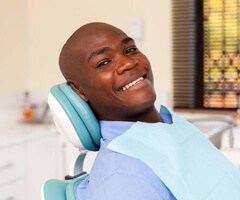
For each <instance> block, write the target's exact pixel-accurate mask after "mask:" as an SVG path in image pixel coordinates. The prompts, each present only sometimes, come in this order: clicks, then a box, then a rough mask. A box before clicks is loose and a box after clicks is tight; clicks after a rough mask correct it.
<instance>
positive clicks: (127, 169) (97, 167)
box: [90, 148, 158, 183]
mask: <svg viewBox="0 0 240 200" xmlns="http://www.w3.org/2000/svg"><path fill="white" fill-rule="evenodd" d="M117 174H121V176H124V175H126V176H127V177H129V175H131V177H134V176H136V177H138V178H145V179H149V180H156V181H157V180H158V177H157V176H156V175H155V173H154V172H153V171H152V169H151V168H149V167H148V166H147V165H146V164H145V163H143V162H142V161H141V160H139V159H136V158H133V157H130V156H127V155H124V154H121V153H117V152H114V151H111V150H109V149H107V148H103V149H101V150H100V151H99V153H98V155H97V157H96V160H95V162H94V165H93V167H92V170H91V173H90V180H91V179H92V180H94V182H98V183H100V182H103V181H104V180H106V179H108V178H109V177H111V176H115V175H117Z"/></svg>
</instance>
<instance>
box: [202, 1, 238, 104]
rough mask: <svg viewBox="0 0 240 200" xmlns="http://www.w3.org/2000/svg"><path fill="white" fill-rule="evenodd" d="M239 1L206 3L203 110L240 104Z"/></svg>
mask: <svg viewBox="0 0 240 200" xmlns="http://www.w3.org/2000/svg"><path fill="white" fill-rule="evenodd" d="M239 3H240V2H239V0H204V9H203V10H204V107H206V108H237V107H239V105H240V90H239V89H240V54H239V52H240V48H239V47H240V34H239V33H240V29H239V26H240V16H239V14H240V7H239V5H240V4H239Z"/></svg>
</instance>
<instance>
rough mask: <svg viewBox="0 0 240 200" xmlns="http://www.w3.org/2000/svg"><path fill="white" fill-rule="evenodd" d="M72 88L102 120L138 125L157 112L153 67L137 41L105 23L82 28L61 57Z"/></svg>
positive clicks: (61, 63)
mask: <svg viewBox="0 0 240 200" xmlns="http://www.w3.org/2000/svg"><path fill="white" fill-rule="evenodd" d="M59 64H60V68H61V71H62V73H63V75H64V77H65V78H66V80H67V82H68V83H69V84H70V86H71V87H72V88H73V89H74V90H75V91H76V92H77V93H78V94H79V95H80V96H81V97H82V98H83V99H84V100H85V101H86V102H88V103H89V104H90V106H91V107H92V109H93V110H94V112H95V113H96V115H97V117H98V118H99V119H103V120H125V121H137V120H139V116H141V115H144V114H145V113H146V112H150V110H151V111H152V110H153V109H154V101H155V98H156V95H155V91H154V88H153V75H152V71H151V66H150V63H149V61H148V59H147V58H146V56H145V55H143V54H142V53H141V52H140V51H139V50H138V48H137V47H136V45H135V43H134V40H133V39H132V38H130V37H128V36H127V35H126V34H125V33H124V32H123V31H121V30H120V29H118V28H116V27H113V26H111V25H109V24H105V23H90V24H86V25H84V26H82V27H80V28H79V29H78V30H77V31H76V32H75V33H73V35H72V36H71V37H70V38H69V39H68V41H67V42H66V44H65V45H64V46H63V49H62V52H61V54H60V59H59Z"/></svg>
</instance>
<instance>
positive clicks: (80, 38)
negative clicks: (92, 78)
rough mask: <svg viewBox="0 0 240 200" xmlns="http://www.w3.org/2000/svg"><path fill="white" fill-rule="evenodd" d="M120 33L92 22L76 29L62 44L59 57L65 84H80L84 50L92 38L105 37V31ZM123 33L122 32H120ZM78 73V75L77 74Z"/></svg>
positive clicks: (115, 29) (114, 28)
mask: <svg viewBox="0 0 240 200" xmlns="http://www.w3.org/2000/svg"><path fill="white" fill-rule="evenodd" d="M110 30H111V31H115V32H122V31H121V30H120V29H118V28H116V27H114V26H112V25H110V24H106V23H102V22H93V23H89V24H85V25H83V26H82V27H80V28H79V29H77V30H76V31H75V32H74V33H73V34H72V35H71V37H70V38H69V39H68V40H67V42H66V43H65V44H64V46H63V48H62V51H61V53H60V57H59V66H60V69H61V72H62V74H63V76H64V77H65V79H66V80H67V82H71V83H74V84H75V85H77V83H76V82H79V83H81V74H80V73H81V70H82V68H83V67H84V66H82V65H83V60H85V59H86V55H85V51H84V50H85V49H86V48H87V46H88V45H91V44H90V43H91V41H92V39H93V38H101V37H106V31H110ZM122 33H123V32H122ZM78 72H79V73H78Z"/></svg>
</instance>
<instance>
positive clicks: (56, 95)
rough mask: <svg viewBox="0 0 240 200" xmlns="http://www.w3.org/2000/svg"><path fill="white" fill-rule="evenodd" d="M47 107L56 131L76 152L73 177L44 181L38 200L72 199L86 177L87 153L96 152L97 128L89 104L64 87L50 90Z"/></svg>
mask: <svg viewBox="0 0 240 200" xmlns="http://www.w3.org/2000/svg"><path fill="white" fill-rule="evenodd" d="M48 104H49V107H50V110H51V111H52V115H53V120H54V122H55V125H56V127H57V129H58V131H59V132H60V133H61V134H62V135H64V136H65V137H67V138H68V140H69V141H70V142H71V143H72V144H73V145H74V146H75V147H76V148H78V149H79V150H80V152H83V153H80V155H79V156H78V158H77V160H76V163H75V166H74V175H73V176H69V175H67V176H65V180H56V179H52V180H48V181H47V182H46V183H44V185H43V188H42V200H56V199H57V200H75V199H76V189H77V186H78V185H79V184H80V183H81V182H82V181H83V180H84V179H85V178H86V177H87V176H88V175H87V173H86V172H83V171H82V170H83V169H82V168H83V162H84V158H85V155H86V152H87V151H98V149H99V146H100V137H101V134H100V127H99V123H98V120H97V119H96V117H95V115H94V113H93V112H92V110H91V108H90V107H89V105H88V104H87V103H86V102H85V101H84V100H82V99H81V97H80V96H79V95H78V94H76V93H75V92H74V91H73V90H72V88H71V87H70V86H69V85H68V84H66V83H63V84H59V85H56V86H54V87H53V88H51V90H50V94H49V97H48Z"/></svg>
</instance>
